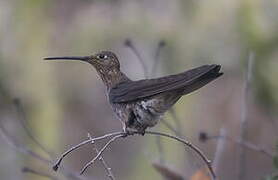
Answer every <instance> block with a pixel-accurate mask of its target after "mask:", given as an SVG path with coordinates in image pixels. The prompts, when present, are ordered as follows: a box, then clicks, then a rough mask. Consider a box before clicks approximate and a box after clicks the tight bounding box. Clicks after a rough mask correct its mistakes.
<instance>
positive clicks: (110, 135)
mask: <svg viewBox="0 0 278 180" xmlns="http://www.w3.org/2000/svg"><path fill="white" fill-rule="evenodd" d="M120 134H122V132H115V133H110V134H105V135H103V136H100V137H96V138H93V139H88V140H85V141H82V142H81V143H79V144H77V145H75V146H73V147H71V148H70V149H69V150H67V151H66V152H64V153H63V154H62V155H61V157H60V158H59V159H58V160H57V161H56V163H55V164H54V165H53V167H52V169H53V170H54V171H57V170H58V169H59V166H60V164H61V162H62V160H63V159H64V158H65V157H66V156H67V155H68V154H69V153H71V152H72V151H74V150H77V149H79V148H80V147H82V146H84V145H86V144H89V143H91V142H92V140H93V141H97V140H102V139H105V138H108V137H112V136H117V135H120Z"/></svg>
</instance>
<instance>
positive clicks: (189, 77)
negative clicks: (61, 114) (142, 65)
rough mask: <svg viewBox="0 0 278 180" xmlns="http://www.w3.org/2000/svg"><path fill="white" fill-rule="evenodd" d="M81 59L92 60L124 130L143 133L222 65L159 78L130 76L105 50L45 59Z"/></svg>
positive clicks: (206, 66)
mask: <svg viewBox="0 0 278 180" xmlns="http://www.w3.org/2000/svg"><path fill="white" fill-rule="evenodd" d="M56 59H61V60H81V61H85V62H88V63H90V64H92V65H93V66H94V67H95V69H96V70H97V72H98V74H99V75H100V77H101V79H102V81H103V82H104V84H105V85H106V87H107V94H108V99H109V102H110V104H111V107H112V109H113V111H114V112H115V113H116V115H117V117H118V118H119V119H120V120H121V122H122V124H123V129H124V131H128V130H129V129H135V130H138V131H140V132H142V134H144V131H145V129H146V128H147V127H152V126H154V125H156V124H157V122H158V120H159V119H160V117H161V116H162V115H163V114H164V113H165V112H166V111H167V110H168V109H169V108H170V107H171V106H173V105H174V104H175V103H176V102H177V100H179V98H180V97H181V96H183V95H186V94H188V93H191V92H193V91H195V90H197V89H199V88H201V87H203V86H204V85H206V84H208V83H209V82H211V81H213V80H214V79H216V78H218V77H219V76H221V75H222V74H223V73H222V72H219V71H220V68H221V66H220V65H215V64H213V65H203V66H200V67H197V68H194V69H191V70H188V71H185V72H182V73H179V74H175V75H170V76H165V77H161V78H156V79H143V80H139V81H132V80H130V79H129V78H128V77H127V76H126V75H125V74H124V73H122V72H121V70H120V63H119V60H118V58H117V56H116V55H115V54H114V53H113V52H110V51H102V52H100V53H97V54H95V55H92V56H83V57H77V56H74V57H50V58H45V60H56Z"/></svg>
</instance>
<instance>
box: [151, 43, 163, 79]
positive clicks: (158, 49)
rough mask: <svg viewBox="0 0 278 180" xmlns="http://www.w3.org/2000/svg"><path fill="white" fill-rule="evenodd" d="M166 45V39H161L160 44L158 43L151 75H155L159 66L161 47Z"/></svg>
mask: <svg viewBox="0 0 278 180" xmlns="http://www.w3.org/2000/svg"><path fill="white" fill-rule="evenodd" d="M165 45H166V43H165V41H163V40H161V41H159V43H158V45H157V49H156V51H155V55H154V62H153V65H152V68H151V76H153V75H155V73H156V70H157V67H158V63H159V59H160V58H159V57H160V53H161V49H162V48H163V47H164V46H165Z"/></svg>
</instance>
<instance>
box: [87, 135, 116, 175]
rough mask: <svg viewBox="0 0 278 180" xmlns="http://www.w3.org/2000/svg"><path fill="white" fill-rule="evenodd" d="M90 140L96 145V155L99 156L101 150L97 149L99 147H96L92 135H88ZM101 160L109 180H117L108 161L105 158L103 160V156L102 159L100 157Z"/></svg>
mask: <svg viewBox="0 0 278 180" xmlns="http://www.w3.org/2000/svg"><path fill="white" fill-rule="evenodd" d="M88 138H89V139H90V140H92V141H91V143H92V144H93V145H94V150H95V151H96V153H97V154H98V153H99V150H98V149H97V147H96V145H95V141H93V138H92V136H91V135H90V133H88ZM99 160H100V162H101V163H102V165H103V167H104V169H105V170H106V172H107V176H108V177H109V179H111V180H115V179H116V178H115V176H114V174H113V172H112V169H111V168H110V167H109V166H108V164H107V163H106V161H105V160H104V158H103V157H102V156H100V157H99Z"/></svg>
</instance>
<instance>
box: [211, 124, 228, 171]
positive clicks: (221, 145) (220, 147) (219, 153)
mask: <svg viewBox="0 0 278 180" xmlns="http://www.w3.org/2000/svg"><path fill="white" fill-rule="evenodd" d="M226 134H227V131H226V129H225V128H223V127H222V128H221V129H220V136H223V137H225V136H226ZM226 143H227V141H226V140H225V139H218V141H217V145H216V151H215V154H214V159H213V169H214V171H215V173H217V174H218V172H220V170H219V168H221V166H220V161H221V159H222V158H223V156H224V152H225V147H226Z"/></svg>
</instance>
